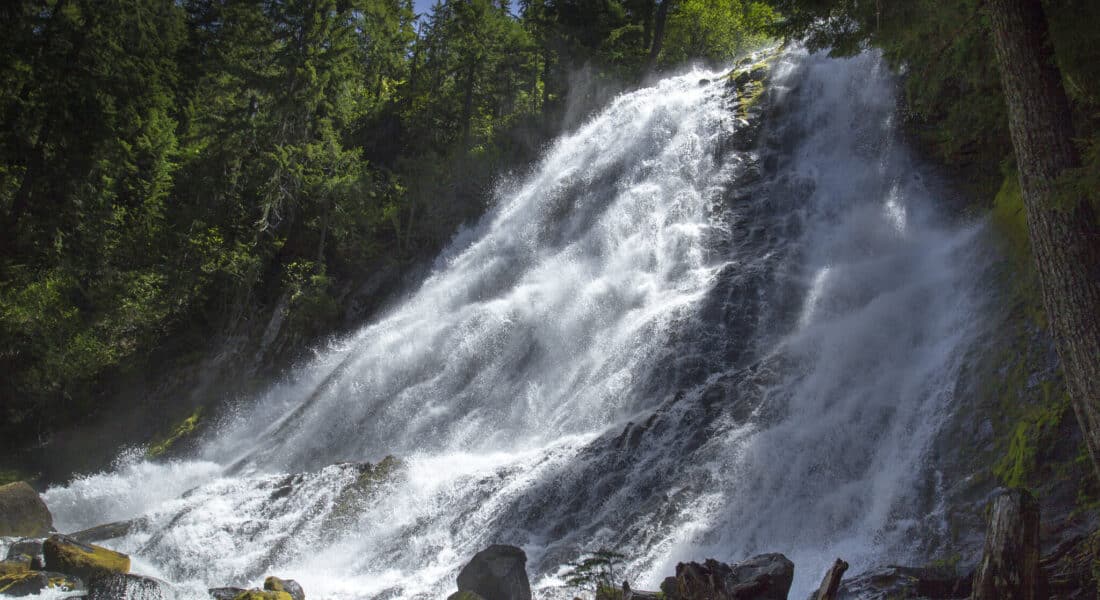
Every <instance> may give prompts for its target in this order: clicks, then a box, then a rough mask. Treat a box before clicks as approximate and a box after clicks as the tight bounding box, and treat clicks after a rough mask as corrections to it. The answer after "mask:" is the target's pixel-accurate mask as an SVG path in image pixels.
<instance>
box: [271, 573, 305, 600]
mask: <svg viewBox="0 0 1100 600" xmlns="http://www.w3.org/2000/svg"><path fill="white" fill-rule="evenodd" d="M264 589H265V590H267V591H269V592H286V593H288V594H290V597H291V598H293V599H294V600H306V592H305V590H303V589H302V586H301V585H299V584H298V582H297V581H294V580H293V579H279V578H278V577H275V576H271V577H268V578H267V579H264Z"/></svg>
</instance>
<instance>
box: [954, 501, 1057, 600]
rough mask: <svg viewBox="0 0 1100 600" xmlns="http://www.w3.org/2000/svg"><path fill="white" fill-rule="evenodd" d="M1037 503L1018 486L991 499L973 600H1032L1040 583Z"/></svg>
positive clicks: (975, 578) (972, 594) (972, 595)
mask: <svg viewBox="0 0 1100 600" xmlns="http://www.w3.org/2000/svg"><path fill="white" fill-rule="evenodd" d="M1039 578H1040V571H1039V503H1038V501H1036V500H1035V497H1034V496H1032V495H1031V494H1029V493H1028V492H1026V491H1025V490H1021V489H1012V490H1008V491H1005V492H1002V493H1001V494H1000V495H998V496H997V498H996V499H995V500H994V501H993V510H992V514H991V515H990V518H989V529H988V531H987V532H986V536H985V550H984V552H983V554H982V562H981V563H980V564H979V565H978V571H977V573H976V574H975V576H974V588H973V592H972V593H971V596H970V597H971V599H972V600H1034V599H1035V598H1036V596H1037V592H1038V589H1039V582H1040V579H1039Z"/></svg>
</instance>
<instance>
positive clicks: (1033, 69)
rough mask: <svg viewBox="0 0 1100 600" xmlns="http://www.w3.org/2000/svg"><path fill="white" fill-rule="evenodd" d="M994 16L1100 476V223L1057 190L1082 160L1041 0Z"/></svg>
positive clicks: (1063, 340) (1014, 126) (1032, 210)
mask: <svg viewBox="0 0 1100 600" xmlns="http://www.w3.org/2000/svg"><path fill="white" fill-rule="evenodd" d="M989 13H990V17H991V21H992V28H993V34H994V45H995V47H996V51H997V62H998V63H999V66H1000V70H1001V82H1002V85H1003V87H1004V94H1005V99H1006V101H1007V104H1008V115H1009V128H1010V130H1011V132H1012V145H1013V146H1014V147H1015V150H1016V163H1017V166H1018V167H1019V172H1020V187H1021V189H1022V191H1023V198H1024V206H1025V209H1026V211H1027V223H1028V233H1029V237H1030V239H1031V249H1032V254H1033V256H1034V258H1035V264H1036V267H1037V269H1038V273H1039V282H1040V284H1041V286H1042V295H1043V304H1044V305H1045V307H1046V312H1047V315H1048V317H1049V319H1050V324H1051V328H1052V330H1053V334H1054V341H1055V345H1056V347H1057V350H1058V356H1059V358H1061V361H1062V368H1063V370H1064V371H1065V375H1066V380H1067V383H1068V387H1069V392H1070V398H1071V400H1072V402H1073V409H1074V412H1075V413H1076V414H1077V419H1078V421H1079V423H1080V425H1081V429H1082V430H1083V432H1084V437H1085V441H1086V444H1087V446H1088V450H1089V456H1090V457H1091V458H1092V464H1093V469H1094V470H1095V471H1096V474H1097V476H1098V477H1100V462H1098V459H1100V223H1098V222H1097V218H1096V212H1095V211H1094V209H1093V207H1092V206H1091V205H1090V204H1089V201H1088V199H1087V198H1082V197H1079V196H1076V195H1075V196H1073V197H1064V196H1065V194H1064V193H1060V192H1059V178H1060V177H1061V176H1063V175H1064V174H1066V172H1067V170H1069V169H1073V168H1076V167H1079V166H1080V165H1081V159H1080V156H1079V155H1078V152H1077V148H1076V147H1075V146H1074V145H1073V121H1072V114H1071V112H1070V106H1069V100H1068V98H1067V97H1066V92H1065V89H1064V88H1063V87H1062V78H1061V73H1060V72H1059V70H1058V66H1057V63H1056V62H1055V57H1054V50H1053V48H1052V46H1051V45H1050V40H1049V38H1048V35H1047V21H1046V16H1045V15H1044V13H1043V6H1042V3H1041V0H990V1H989Z"/></svg>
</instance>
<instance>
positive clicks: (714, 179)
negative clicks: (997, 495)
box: [46, 52, 985, 598]
mask: <svg viewBox="0 0 1100 600" xmlns="http://www.w3.org/2000/svg"><path fill="white" fill-rule="evenodd" d="M773 71H774V72H773V77H772V83H771V84H770V92H769V93H770V95H771V98H770V100H769V102H771V103H772V106H774V107H775V108H774V110H772V111H771V112H772V113H773V114H772V115H771V116H770V117H768V121H767V122H766V123H765V124H764V130H763V134H762V135H763V140H764V141H763V143H762V144H761V145H760V146H759V147H757V148H756V149H754V150H751V151H740V150H736V149H735V148H737V147H741V145H739V144H737V143H731V140H736V139H738V136H739V135H743V134H744V131H742V129H743V128H745V127H747V125H746V124H745V122H744V121H742V120H740V119H738V118H737V114H736V112H735V110H734V108H733V107H731V106H730V99H729V97H728V94H729V92H727V90H726V87H725V82H724V79H723V78H722V77H721V74H720V73H710V72H701V71H693V72H690V73H687V74H685V75H682V76H678V77H672V78H669V79H666V80H664V81H661V82H660V83H658V84H657V85H655V86H653V87H650V88H646V89H642V90H639V91H636V92H633V93H629V94H625V95H623V96H620V97H619V98H617V99H616V100H614V101H613V102H612V103H611V105H610V106H609V107H608V108H607V109H606V110H604V111H603V112H601V113H599V114H597V115H596V116H594V117H593V118H592V119H591V120H590V121H589V122H588V123H587V124H585V125H583V126H582V127H580V128H579V129H578V130H577V131H575V132H573V133H571V134H568V135H565V136H563V137H562V138H561V139H559V140H558V141H557V142H556V143H555V144H554V145H553V146H552V147H551V148H549V149H548V151H547V152H546V155H545V157H544V158H543V159H542V161H541V163H540V164H539V165H537V167H536V168H535V169H534V170H533V172H532V173H531V174H530V175H529V176H527V177H525V178H524V179H522V180H521V181H517V182H514V183H512V184H506V185H503V186H502V189H501V191H500V192H499V193H498V201H497V206H496V207H495V208H494V209H493V210H492V211H491V212H490V213H489V214H488V215H487V216H486V217H485V218H484V219H483V221H482V223H481V224H480V225H479V226H478V227H476V228H474V229H473V230H471V231H468V232H466V233H465V234H463V235H461V236H459V238H458V239H457V240H456V241H455V243H454V244H453V245H452V247H451V248H450V249H449V250H448V251H447V252H446V253H445V255H444V256H443V257H441V258H440V259H439V261H438V263H437V265H436V268H435V269H434V272H433V274H432V275H431V276H430V277H428V279H427V280H426V281H425V282H424V283H423V285H422V286H421V287H420V289H419V290H418V291H416V292H415V293H414V294H412V295H411V296H410V297H409V298H408V299H406V300H405V301H404V302H403V303H401V305H400V306H399V307H398V308H397V309H395V310H393V311H392V312H390V313H389V314H388V315H385V316H384V317H383V318H381V319H379V320H378V321H377V322H375V323H372V324H370V325H368V326H366V327H364V328H363V329H362V330H361V331H359V332H358V333H357V334H355V335H354V336H351V337H349V338H348V339H346V340H344V341H342V342H341V343H339V344H337V345H336V346H335V347H333V348H330V349H328V350H326V351H325V352H323V353H321V354H320V355H319V356H318V357H317V358H316V359H315V360H314V361H313V363H312V364H310V365H308V366H306V367H304V368H302V369H300V370H298V371H297V372H296V373H295V374H294V376H293V377H291V378H290V379H289V380H288V381H287V382H284V383H281V384H278V385H275V386H274V387H272V388H271V390H270V391H269V392H268V393H267V394H266V395H264V396H263V397H262V398H259V399H257V401H256V402H255V404H254V405H253V406H251V407H250V408H248V409H246V410H243V411H242V412H241V413H240V414H239V415H237V417H236V418H235V419H233V420H232V421H231V422H229V423H226V424H225V425H224V426H223V427H221V428H220V429H219V430H218V431H217V432H216V433H215V434H213V435H212V436H211V438H210V440H209V441H208V442H207V443H206V444H205V445H204V446H203V447H202V449H201V451H200V452H199V453H198V455H197V456H195V457H194V458H193V459H192V460H188V461H178V462H171V463H167V464H153V463H148V462H145V461H143V460H140V459H132V460H123V461H121V462H120V464H119V466H118V467H117V468H116V470H115V471H113V472H110V473H105V474H100V475H94V476H90V477H85V478H81V479H78V480H76V481H74V482H72V483H71V484H69V485H67V486H63V487H57V488H53V489H51V490H49V491H48V492H47V493H46V500H47V502H48V504H49V505H50V507H51V508H52V509H53V510H54V513H55V517H56V522H57V526H58V528H59V529H62V530H76V529H80V528H84V527H89V526H92V525H97V524H100V523H104V522H110V521H115V520H120V519H128V518H134V517H138V516H143V518H142V519H141V520H140V521H138V522H137V525H135V526H134V527H133V528H132V529H131V531H130V533H129V534H128V535H126V536H125V537H123V538H119V539H116V540H113V541H112V542H108V543H106V544H105V545H108V546H112V547H115V548H118V549H120V550H123V551H126V552H129V553H131V554H133V555H134V556H135V559H136V562H135V565H136V569H135V570H138V571H144V572H147V573H150V574H154V575H160V576H162V577H165V578H167V579H170V580H173V581H177V582H185V583H184V584H183V586H184V588H186V589H192V590H195V592H196V594H197V595H198V596H201V595H202V594H203V591H204V590H205V587H207V586H218V585H226V584H232V583H238V584H245V583H253V584H254V583H255V582H256V581H257V580H258V579H260V578H262V576H263V575H265V574H268V573H276V574H278V575H280V576H283V577H289V578H294V579H297V580H299V581H300V582H302V583H303V585H304V587H305V588H306V590H307V592H308V594H309V596H310V597H311V598H442V597H445V596H446V595H448V594H449V593H450V592H451V591H453V590H454V587H453V586H454V576H455V574H456V573H457V570H458V569H459V568H460V567H461V566H462V565H463V564H464V562H465V561H466V560H468V559H469V557H470V556H472V555H473V554H474V553H475V552H476V551H478V550H479V549H481V548H483V547H485V546H486V545H488V544H490V543H495V542H499V543H510V544H515V545H519V546H521V547H523V548H524V549H525V550H526V551H527V554H528V557H529V563H528V569H529V571H530V572H531V573H532V575H533V579H532V580H533V582H534V584H535V586H536V588H538V589H537V590H536V595H541V596H543V597H547V598H553V597H559V596H560V597H572V591H571V590H568V591H567V590H564V589H563V588H561V587H558V586H559V584H560V579H559V575H560V572H561V567H562V565H564V564H565V563H567V562H569V561H571V560H575V559H576V558H578V556H579V555H580V554H581V553H582V552H584V551H590V550H594V549H597V548H601V547H608V548H614V549H616V550H617V551H618V552H621V553H622V554H624V555H626V556H627V557H628V559H627V564H626V566H625V571H626V575H627V576H628V577H629V578H630V579H631V580H632V582H634V583H635V587H650V588H654V587H656V585H657V583H658V582H659V581H660V579H661V578H662V577H664V576H665V575H668V574H670V573H671V572H672V569H673V566H674V564H675V563H676V562H677V561H680V560H689V559H691V560H699V559H702V558H706V557H713V558H718V559H720V560H726V561H732V560H738V559H742V558H745V557H747V556H750V555H752V554H756V553H761V552H783V553H786V554H787V555H788V556H789V557H790V558H791V559H792V560H794V562H795V564H796V580H795V588H794V591H793V592H792V597H804V596H805V595H806V593H807V592H808V590H810V589H811V588H812V587H814V586H815V584H816V583H817V582H818V581H819V580H820V577H821V574H822V573H823V571H824V569H825V567H826V565H827V564H830V563H831V561H832V560H833V559H834V558H835V557H836V556H843V557H844V558H846V559H847V560H849V561H850V562H851V563H852V564H853V568H854V570H857V571H858V570H859V569H861V568H865V567H868V566H870V565H872V564H877V563H883V562H887V561H904V560H905V559H906V558H907V557H908V556H909V555H910V554H911V553H913V552H919V551H920V549H919V544H918V543H915V542H914V540H915V539H916V540H919V539H920V538H921V536H920V535H919V532H920V531H921V530H925V529H927V528H930V527H935V526H936V523H935V522H934V517H928V515H929V514H934V510H933V509H934V508H935V507H934V502H935V498H934V494H927V493H926V489H927V486H928V482H930V481H933V480H934V466H933V465H929V464H927V463H928V461H927V459H926V455H927V449H928V445H929V440H930V438H931V436H932V435H934V434H935V432H936V431H937V428H938V427H939V425H940V424H941V422H942V421H943V420H944V419H945V418H947V417H948V416H949V414H950V409H951V405H952V400H953V398H952V392H953V389H954V386H955V384H956V381H957V379H958V376H959V369H960V362H961V360H962V357H963V355H964V353H965V351H966V349H967V347H968V344H969V343H971V342H972V341H973V339H974V337H975V329H976V322H977V321H978V307H979V304H980V300H981V297H980V295H979V290H980V273H981V272H982V269H983V264H982V261H983V256H984V255H985V253H984V252H983V249H982V244H981V242H980V239H981V236H980V235H979V231H980V227H977V226H958V225H948V224H944V223H942V222H939V221H937V218H936V215H935V206H934V205H935V203H936V202H935V196H936V193H935V191H934V189H933V186H932V185H931V184H929V183H926V182H925V181H924V180H922V174H921V170H920V168H919V166H918V165H916V164H914V163H913V162H912V161H911V159H910V158H909V156H908V154H907V152H906V150H905V149H904V148H903V147H902V146H901V145H899V143H898V140H897V136H896V132H895V126H894V123H893V119H894V112H895V100H894V89H893V82H892V80H891V77H890V76H889V74H888V73H887V72H886V70H885V68H884V66H883V65H882V63H881V60H879V59H878V58H876V57H875V56H873V55H864V56H860V57H856V58H852V59H845V60H838V59H829V58H826V57H823V56H820V55H806V54H804V53H800V52H790V53H787V54H785V55H784V56H783V57H782V58H781V59H780V60H779V62H778V63H777V65H776V66H775V67H774V69H773ZM701 80H706V81H701ZM387 455H394V456H396V457H398V458H399V459H400V465H399V466H397V467H392V465H391V463H389V462H387V463H386V464H385V467H388V468H389V469H388V471H387V472H388V474H385V473H382V472H381V471H383V470H387V469H385V468H382V469H377V470H373V471H372V470H370V469H368V468H366V467H363V466H361V465H358V464H354V463H355V462H356V461H360V462H361V461H370V462H372V463H373V462H377V461H379V460H381V459H382V458H383V457H385V456H387ZM342 463H346V464H342ZM364 478H365V479H366V480H368V481H369V484H370V485H367V486H363V485H360V484H361V483H362V482H363V481H364V480H365V479H364ZM188 490H190V491H188ZM184 492H186V493H184ZM186 582H190V583H189V584H188V583H186Z"/></svg>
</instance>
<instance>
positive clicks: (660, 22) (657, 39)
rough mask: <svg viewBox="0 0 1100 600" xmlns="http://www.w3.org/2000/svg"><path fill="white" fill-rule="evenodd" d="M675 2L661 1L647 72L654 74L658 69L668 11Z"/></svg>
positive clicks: (669, 0)
mask: <svg viewBox="0 0 1100 600" xmlns="http://www.w3.org/2000/svg"><path fill="white" fill-rule="evenodd" d="M673 1H674V0H661V4H660V5H659V6H658V7H657V17H656V20H655V22H654V24H653V44H652V45H650V47H649V61H648V62H647V65H646V71H648V72H652V71H653V69H654V68H656V67H657V58H658V57H659V56H660V55H661V46H662V45H663V44H664V42H665V23H666V22H667V21H668V9H669V8H671V7H672V3H673Z"/></svg>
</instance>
